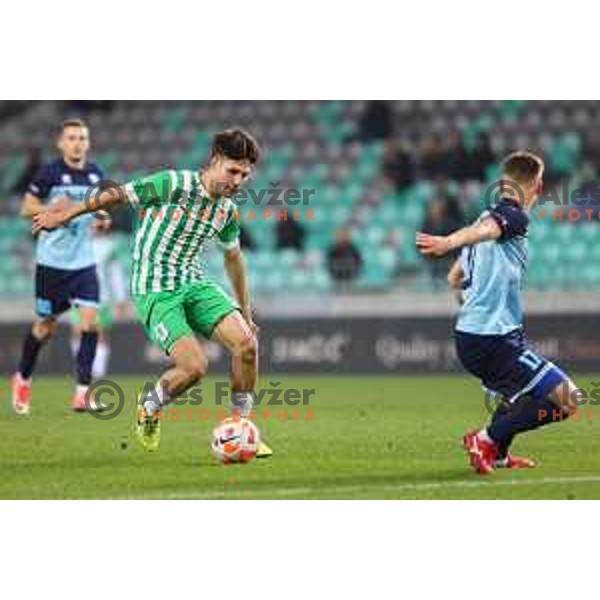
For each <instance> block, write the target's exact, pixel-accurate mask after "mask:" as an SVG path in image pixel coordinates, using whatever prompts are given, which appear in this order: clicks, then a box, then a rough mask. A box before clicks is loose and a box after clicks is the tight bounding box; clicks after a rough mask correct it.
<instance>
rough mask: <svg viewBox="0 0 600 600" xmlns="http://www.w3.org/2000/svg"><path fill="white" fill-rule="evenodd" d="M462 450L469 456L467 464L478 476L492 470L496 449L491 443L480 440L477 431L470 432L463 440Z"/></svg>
mask: <svg viewBox="0 0 600 600" xmlns="http://www.w3.org/2000/svg"><path fill="white" fill-rule="evenodd" d="M463 448H464V449H465V450H466V452H467V454H468V455H469V463H470V464H471V466H472V467H473V468H474V469H475V471H476V472H477V473H479V474H480V475H489V474H490V473H491V472H492V471H493V470H494V464H495V461H496V457H497V456H498V448H497V446H496V444H494V443H493V442H488V441H485V440H482V439H481V437H480V436H479V432H478V431H471V432H469V433H467V434H466V435H465V437H464V438H463Z"/></svg>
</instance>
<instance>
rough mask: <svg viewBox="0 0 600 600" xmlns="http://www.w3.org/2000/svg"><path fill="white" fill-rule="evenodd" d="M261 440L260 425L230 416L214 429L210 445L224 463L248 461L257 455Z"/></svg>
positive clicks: (217, 457)
mask: <svg viewBox="0 0 600 600" xmlns="http://www.w3.org/2000/svg"><path fill="white" fill-rule="evenodd" d="M259 441H260V433H259V432H258V427H256V425H255V424H254V423H253V422H252V421H249V420H248V419H242V418H240V417H230V418H229V419H225V420H224V421H221V422H220V423H219V424H218V425H217V426H216V427H215V428H214V429H213V433H212V442H211V445H210V447H211V449H212V451H213V454H214V455H215V457H216V459H217V460H219V461H220V462H222V463H223V464H226V465H228V464H231V463H247V462H250V461H251V460H252V459H253V458H254V457H255V456H256V451H257V450H258V443H259Z"/></svg>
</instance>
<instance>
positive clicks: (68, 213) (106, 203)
mask: <svg viewBox="0 0 600 600" xmlns="http://www.w3.org/2000/svg"><path fill="white" fill-rule="evenodd" d="M126 201H127V194H126V193H125V189H124V188H122V187H110V188H107V189H105V190H100V191H99V192H98V193H97V194H94V195H93V196H91V197H90V198H88V199H87V200H85V201H84V202H76V203H73V204H71V205H69V206H67V207H66V208H63V209H59V210H46V211H43V212H39V213H38V214H36V215H35V216H34V217H33V219H32V226H31V231H32V233H34V234H37V233H39V232H40V231H43V230H49V229H56V228H57V227H61V226H63V225H65V224H66V223H68V222H69V221H72V220H73V219H75V218H77V217H79V216H80V215H83V214H86V213H92V212H98V211H103V210H104V211H105V210H109V209H110V208H112V207H113V206H117V205H118V204H122V203H125V202H126Z"/></svg>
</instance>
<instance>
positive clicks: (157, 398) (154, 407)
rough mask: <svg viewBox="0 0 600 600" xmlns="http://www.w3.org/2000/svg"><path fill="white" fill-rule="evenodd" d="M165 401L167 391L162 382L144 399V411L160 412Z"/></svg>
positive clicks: (151, 413)
mask: <svg viewBox="0 0 600 600" xmlns="http://www.w3.org/2000/svg"><path fill="white" fill-rule="evenodd" d="M164 403H165V391H164V389H163V386H162V385H161V383H160V382H158V383H157V384H156V386H155V387H154V391H153V392H152V393H148V397H147V398H146V400H144V412H146V413H147V414H149V415H153V414H154V413H155V412H158V411H159V410H160V409H161V407H162V405H163V404H164Z"/></svg>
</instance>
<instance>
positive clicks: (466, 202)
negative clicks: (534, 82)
mask: <svg viewBox="0 0 600 600" xmlns="http://www.w3.org/2000/svg"><path fill="white" fill-rule="evenodd" d="M70 117H81V118H84V119H85V120H86V121H87V122H88V124H89V126H90V131H91V140H92V152H91V157H92V159H93V160H95V161H96V162H97V163H98V164H99V165H100V166H101V167H102V168H103V170H104V172H105V175H106V177H107V178H109V179H112V180H116V181H119V182H124V181H127V180H130V179H132V178H133V177H135V176H138V175H143V174H148V173H150V172H153V171H156V170H160V169H163V168H173V167H177V168H191V169H197V168H198V167H199V166H200V165H201V164H202V163H203V162H204V161H205V160H206V157H207V152H208V149H209V146H210V141H211V135H212V134H213V133H214V132H215V131H217V130H220V129H223V128H227V127H231V126H234V125H238V126H242V127H244V128H246V129H248V130H249V131H250V132H251V133H252V134H253V135H254V136H255V137H256V138H257V139H258V141H259V142H260V144H261V145H262V146H263V148H264V150H265V156H264V160H263V162H262V164H261V165H260V166H259V168H258V169H257V171H256V174H255V176H254V178H253V180H252V181H251V182H250V183H249V187H251V188H254V189H255V190H259V189H262V188H272V187H274V186H275V187H278V188H282V189H291V188H295V189H300V190H311V189H314V190H315V193H314V194H313V195H311V196H310V202H309V204H308V205H300V206H289V207H288V209H289V212H291V210H299V211H300V220H299V221H294V220H293V219H292V218H290V219H288V220H287V221H285V220H279V221H277V220H276V219H275V218H267V219H262V218H260V214H261V212H262V210H264V209H268V208H269V206H268V202H263V204H262V205H260V206H254V204H253V202H252V201H249V202H247V203H246V205H245V206H240V210H241V214H242V219H243V220H244V214H245V213H247V211H249V210H250V209H254V210H255V211H256V212H257V214H258V215H259V218H258V219H257V220H255V221H251V222H248V221H246V222H245V225H244V227H243V237H242V243H243V246H244V247H245V249H246V251H247V253H248V266H249V271H250V278H251V285H252V290H253V292H254V294H255V295H257V296H258V297H259V298H260V297H261V296H264V297H269V296H272V295H273V294H275V293H277V295H278V296H281V295H282V294H292V295H294V296H296V297H308V296H312V297H313V298H316V299H317V302H318V301H319V298H324V297H328V296H332V295H335V294H336V293H338V292H339V293H341V294H348V293H350V294H351V295H354V296H358V295H360V294H364V295H368V294H371V295H373V293H374V294H376V295H377V296H379V295H381V294H382V293H386V292H389V293H394V292H395V293H402V292H411V293H423V292H425V293H427V294H429V293H435V292H437V291H441V290H442V289H443V288H444V287H445V274H446V271H447V268H448V264H449V263H448V261H447V260H438V261H425V260H423V259H422V258H421V257H420V256H419V255H418V254H417V253H416V251H415V247H414V235H415V231H416V230H423V231H427V232H430V233H436V234H446V233H448V232H450V231H452V230H454V229H456V228H458V227H460V226H462V225H464V224H466V223H468V222H470V221H471V220H473V219H474V218H476V216H477V215H478V214H479V213H480V212H481V211H482V210H483V208H484V203H483V197H484V195H485V191H486V189H487V188H488V186H489V185H490V184H492V183H493V182H494V181H495V180H496V179H497V178H498V174H499V172H498V167H497V162H498V160H499V159H501V158H502V157H503V156H504V155H505V154H506V153H508V152H510V151H512V150H515V149H529V150H533V151H538V152H540V153H541V154H542V155H543V157H544V159H545V161H546V165H547V172H546V189H548V188H550V187H555V188H556V189H557V190H558V192H557V193H558V197H559V198H562V197H563V195H564V194H565V193H566V192H565V191H566V190H573V189H583V188H584V187H585V186H586V185H588V186H589V185H593V184H594V183H595V181H596V168H597V166H598V165H599V164H600V102H589V101H585V102H583V101H511V100H509V101H474V100H470V101H458V100H457V101H410V100H403V101H195V102H172V101H152V102H150V101H149V102H138V101H69V102H50V101H48V102H45V101H44V102H39V101H36V102H25V101H24V102H3V103H0V139H1V140H2V143H1V144H0V248H1V249H2V252H3V256H4V257H5V258H4V260H2V261H0V299H9V300H11V299H14V298H20V297H22V298H25V297H27V298H28V297H30V296H31V295H32V291H33V267H34V263H33V260H32V247H33V244H32V239H31V236H30V235H29V232H28V231H29V224H28V222H26V221H25V220H23V219H21V218H20V217H19V216H18V210H19V204H20V199H21V197H22V195H23V193H24V191H25V189H26V187H27V183H28V181H29V179H30V178H31V176H32V174H33V173H34V172H35V170H36V169H37V168H38V166H39V164H40V163H41V162H43V161H45V160H48V159H51V158H52V157H53V156H54V152H55V150H54V143H55V135H56V128H57V125H58V124H59V123H60V122H61V121H62V120H63V119H65V118H70ZM266 198H269V195H267V196H266ZM272 208H273V211H276V210H277V209H278V208H279V209H281V208H285V206H283V207H279V206H277V207H275V206H273V207H272ZM548 208H549V209H550V210H551V209H554V208H556V206H554V205H549V206H548ZM307 210H311V211H313V215H314V217H313V220H308V219H306V211H307ZM596 212H597V211H596ZM130 216H131V215H130ZM130 221H131V219H127V218H119V219H118V222H117V233H116V236H118V237H119V239H120V240H121V243H120V245H118V247H119V248H120V249H119V260H121V261H122V262H123V264H124V265H129V262H130V259H129V240H128V238H129V237H130V236H129V232H130V230H131V225H132V224H131V222H130ZM599 232H600V223H598V221H597V220H595V219H592V220H585V219H582V220H580V221H578V222H571V221H569V220H563V221H562V222H561V221H553V220H552V219H551V218H546V219H542V220H540V219H534V223H533V226H532V227H531V229H530V241H531V245H530V248H531V261H530V266H529V274H528V288H529V289H533V290H546V291H556V290H573V289H579V290H582V291H589V290H592V291H593V290H600V261H599V260H598V258H600V244H598V240H599V235H598V234H599ZM203 261H204V263H205V267H206V270H207V271H208V272H209V273H211V274H212V275H214V276H216V277H217V278H219V279H222V277H223V267H222V257H221V255H220V253H219V252H218V251H217V250H216V249H215V250H210V251H208V252H207V253H206V255H205V256H204V257H203Z"/></svg>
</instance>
